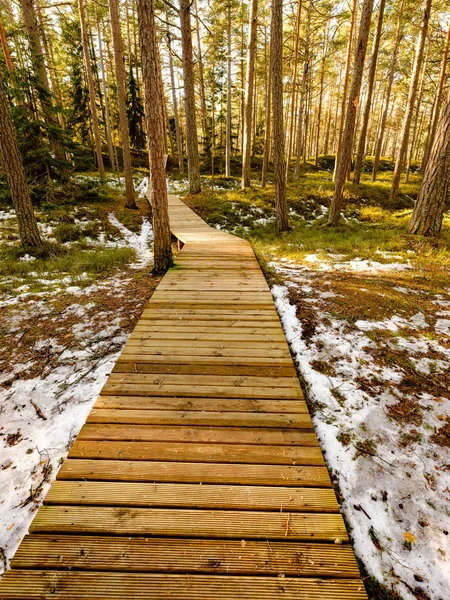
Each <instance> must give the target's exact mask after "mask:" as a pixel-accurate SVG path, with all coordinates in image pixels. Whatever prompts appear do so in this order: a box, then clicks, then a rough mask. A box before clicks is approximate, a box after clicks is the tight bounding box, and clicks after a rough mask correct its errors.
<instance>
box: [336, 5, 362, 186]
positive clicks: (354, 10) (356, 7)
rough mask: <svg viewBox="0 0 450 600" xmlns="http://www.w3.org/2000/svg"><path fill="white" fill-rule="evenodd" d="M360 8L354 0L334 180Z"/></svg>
mask: <svg viewBox="0 0 450 600" xmlns="http://www.w3.org/2000/svg"><path fill="white" fill-rule="evenodd" d="M357 9H358V0H353V5H352V16H351V20H350V31H349V34H348V43H347V60H346V62H345V74H344V89H343V91H342V103H341V118H340V121H339V129H338V135H337V140H338V141H337V151H336V160H335V161H334V172H333V181H334V180H335V179H336V169H337V165H338V162H339V153H340V151H341V144H342V135H343V131H344V120H345V116H346V115H345V107H346V102H347V89H348V82H349V79H350V63H351V57H352V45H353V33H354V31H355V21H356V11H357Z"/></svg>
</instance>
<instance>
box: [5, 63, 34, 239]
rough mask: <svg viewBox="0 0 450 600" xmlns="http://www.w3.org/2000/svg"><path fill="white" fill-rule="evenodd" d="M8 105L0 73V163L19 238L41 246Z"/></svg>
mask: <svg viewBox="0 0 450 600" xmlns="http://www.w3.org/2000/svg"><path fill="white" fill-rule="evenodd" d="M8 105H9V102H8V98H7V97H6V94H5V91H4V88H3V80H2V78H1V74H0V164H1V166H2V168H3V170H4V172H5V175H6V180H7V182H8V185H9V188H10V190H11V197H12V201H13V207H14V210H15V213H16V215H17V221H18V223H19V235H20V240H21V242H22V244H23V246H25V247H32V248H39V247H42V239H41V236H40V233H39V229H38V225H37V222H36V217H35V215H34V211H33V205H32V204H31V197H30V191H29V189H28V184H27V178H26V175H25V169H24V168H23V163H22V157H21V156H20V152H19V145H18V143H17V138H16V132H15V130H14V125H13V121H12V118H11V115H10V113H9V109H8Z"/></svg>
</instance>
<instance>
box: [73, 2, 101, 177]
mask: <svg viewBox="0 0 450 600" xmlns="http://www.w3.org/2000/svg"><path fill="white" fill-rule="evenodd" d="M78 10H79V12H80V25H81V39H82V42H83V53H84V64H85V67H86V79H87V82H88V90H89V104H90V107H91V117H92V129H93V131H94V141H95V153H96V156H97V168H98V172H99V173H100V179H102V180H103V179H105V167H104V165H103V156H102V141H101V138H100V130H99V127H98V114H97V104H96V101H95V89H94V78H93V76H92V68H91V59H90V56H89V43H88V34H87V26H86V13H85V9H84V0H78Z"/></svg>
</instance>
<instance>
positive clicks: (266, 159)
mask: <svg viewBox="0 0 450 600" xmlns="http://www.w3.org/2000/svg"><path fill="white" fill-rule="evenodd" d="M264 47H265V49H266V48H267V43H266V44H265V46H264ZM269 53H270V49H269ZM266 73H267V76H266V101H265V107H264V108H265V114H266V127H265V130H264V155H263V163H262V170H261V187H262V188H265V187H266V183H267V169H268V167H269V158H270V149H271V143H270V141H271V137H270V134H271V118H270V115H271V112H272V102H271V100H272V69H271V65H270V58H269V60H267V56H266Z"/></svg>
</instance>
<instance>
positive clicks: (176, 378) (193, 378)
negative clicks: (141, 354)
mask: <svg viewBox="0 0 450 600" xmlns="http://www.w3.org/2000/svg"><path fill="white" fill-rule="evenodd" d="M260 375H261V372H260ZM108 381H109V382H110V383H124V384H126V385H128V384H133V383H139V384H140V383H142V384H155V385H171V384H173V385H177V384H178V385H179V384H184V385H186V386H187V387H190V386H196V385H201V386H211V387H215V386H218V387H222V386H236V387H241V388H247V387H252V388H260V387H269V388H273V389H280V388H289V389H298V388H299V387H300V384H299V382H298V379H297V377H293V376H291V377H262V376H257V375H256V376H255V375H240V374H239V373H236V374H233V375H218V374H217V375H188V374H185V373H182V374H178V373H167V374H161V375H160V374H156V375H155V374H152V373H134V372H132V373H111V375H110V376H109V380H108Z"/></svg>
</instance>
